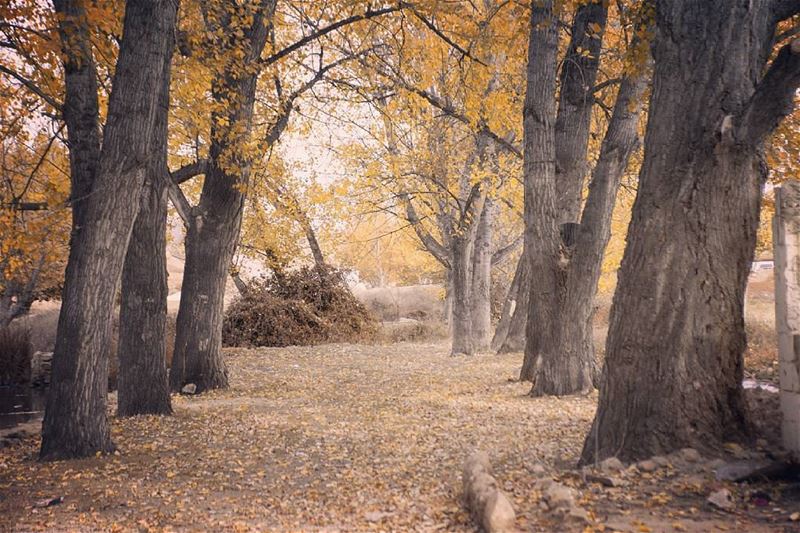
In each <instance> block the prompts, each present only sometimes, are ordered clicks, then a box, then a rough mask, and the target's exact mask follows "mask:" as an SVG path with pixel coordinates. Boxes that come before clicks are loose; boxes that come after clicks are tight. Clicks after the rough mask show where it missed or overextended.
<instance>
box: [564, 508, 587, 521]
mask: <svg viewBox="0 0 800 533" xmlns="http://www.w3.org/2000/svg"><path fill="white" fill-rule="evenodd" d="M567 519H568V520H569V521H570V522H575V523H578V524H584V525H585V524H589V523H590V522H591V519H590V518H589V512H588V511H587V510H586V509H584V508H583V507H578V506H575V507H572V508H570V510H569V512H568V513H567Z"/></svg>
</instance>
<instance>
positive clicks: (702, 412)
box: [582, 0, 800, 462]
mask: <svg viewBox="0 0 800 533" xmlns="http://www.w3.org/2000/svg"><path fill="white" fill-rule="evenodd" d="M723 5H724V8H723V7H721V6H720V3H719V2H707V1H704V0H660V1H658V2H657V4H656V25H657V31H656V36H655V42H654V45H653V55H654V59H655V71H654V82H653V85H654V88H653V96H652V99H651V103H650V116H649V120H648V126H647V133H646V138H645V157H644V163H643V165H642V170H641V173H640V176H639V189H638V194H637V198H636V202H635V203H634V207H633V218H632V220H631V225H630V228H629V233H628V244H627V246H626V249H625V254H624V258H623V261H622V267H621V270H620V274H619V284H618V288H617V292H616V295H615V298H614V304H613V306H612V310H611V323H610V330H609V337H608V341H607V345H606V348H607V349H606V364H605V367H604V371H603V378H602V381H601V389H600V402H599V405H598V410H597V414H596V415H595V420H594V423H593V425H592V431H591V433H590V434H589V436H588V437H587V439H586V443H585V444H584V450H583V457H582V460H583V461H584V462H588V461H591V460H593V459H595V458H603V457H607V456H610V455H617V456H619V457H621V458H623V459H631V460H632V459H637V458H641V457H645V456H649V455H652V454H656V453H664V452H669V451H671V450H673V449H676V448H680V447H683V446H694V447H698V448H701V449H706V448H709V447H714V446H716V445H719V444H720V443H721V442H723V441H726V440H731V439H733V440H736V439H738V438H740V437H742V435H743V434H744V433H745V432H746V430H747V426H746V423H745V416H744V401H743V397H742V387H741V379H742V367H743V362H742V353H743V351H744V348H745V333H744V319H743V303H744V290H745V284H746V282H747V276H748V273H749V270H750V264H751V260H752V257H753V250H754V247H755V241H756V230H757V228H758V217H759V204H760V199H761V186H762V184H763V183H764V179H765V176H766V167H765V165H764V162H763V158H762V154H761V144H762V142H763V140H764V138H765V137H766V135H767V134H768V133H769V132H770V131H771V130H772V129H773V128H774V127H775V126H776V125H777V123H778V122H779V120H780V118H782V116H784V115H785V114H786V113H788V112H789V111H790V110H791V109H792V100H793V97H794V92H795V90H796V88H797V86H798V84H800V42H798V41H795V42H794V43H793V45H787V46H785V47H784V48H783V50H782V51H781V52H780V54H779V55H778V56H777V58H776V59H775V61H774V62H773V64H772V66H771V67H770V69H769V71H767V73H766V75H765V76H764V77H763V79H760V80H759V78H761V74H762V72H764V66H765V63H766V61H767V59H768V57H769V54H770V49H771V46H772V40H773V35H774V31H775V24H776V22H777V20H778V16H777V11H773V9H774V8H776V7H778V6H781V7H792V9H789V10H788V11H790V12H793V13H797V12H798V11H800V4H798V3H797V2H793V3H782V2H780V1H776V2H768V1H764V2H737V3H733V2H725V3H723ZM743 36H747V38H743Z"/></svg>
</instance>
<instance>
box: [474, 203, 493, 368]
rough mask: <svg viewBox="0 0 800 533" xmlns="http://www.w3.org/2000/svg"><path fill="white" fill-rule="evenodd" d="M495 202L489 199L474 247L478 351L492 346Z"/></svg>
mask: <svg viewBox="0 0 800 533" xmlns="http://www.w3.org/2000/svg"><path fill="white" fill-rule="evenodd" d="M493 223H494V205H493V204H492V202H491V200H488V199H487V200H486V201H485V202H484V205H483V211H482V212H481V218H480V220H479V221H478V229H477V233H476V235H475V245H474V247H473V251H472V283H471V284H470V291H471V299H472V302H471V305H472V316H471V319H472V339H473V347H474V349H475V350H476V351H478V352H482V351H486V350H488V349H489V346H490V344H491V342H492V301H491V286H492V225H493Z"/></svg>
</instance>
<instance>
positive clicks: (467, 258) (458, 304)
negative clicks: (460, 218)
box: [451, 236, 475, 355]
mask: <svg viewBox="0 0 800 533" xmlns="http://www.w3.org/2000/svg"><path fill="white" fill-rule="evenodd" d="M473 240H474V239H470V236H455V237H453V238H452V243H451V249H452V258H453V264H452V280H453V295H452V305H453V311H452V312H453V320H452V329H453V345H452V350H451V353H452V355H472V354H473V353H475V343H474V340H473V337H472V294H471V292H472V291H471V287H470V285H471V281H472V268H471V262H472V248H473V246H474V242H473Z"/></svg>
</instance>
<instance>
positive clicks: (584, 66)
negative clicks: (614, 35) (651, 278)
mask: <svg viewBox="0 0 800 533" xmlns="http://www.w3.org/2000/svg"><path fill="white" fill-rule="evenodd" d="M607 4H608V2H606V1H604V0H590V1H589V2H587V3H585V4H582V5H580V6H579V7H578V9H577V10H576V11H575V17H574V19H573V21H572V30H571V38H570V42H569V46H568V47H567V52H566V55H565V56H564V60H563V61H562V63H561V72H560V75H559V85H560V87H561V90H560V91H559V94H558V115H557V116H556V124H555V128H556V131H555V139H556V140H555V142H556V191H557V198H558V200H557V201H558V206H559V208H560V211H561V217H560V219H559V222H560V223H562V224H563V223H567V222H573V223H577V222H579V221H580V218H581V195H582V193H583V184H584V182H585V181H586V175H587V174H588V172H589V161H588V158H587V151H588V148H589V129H590V128H589V126H590V122H591V118H592V107H594V96H593V90H594V85H595V82H596V81H597V70H598V68H599V67H600V50H601V48H602V46H603V33H604V31H605V27H606V19H607V18H608V7H607Z"/></svg>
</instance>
